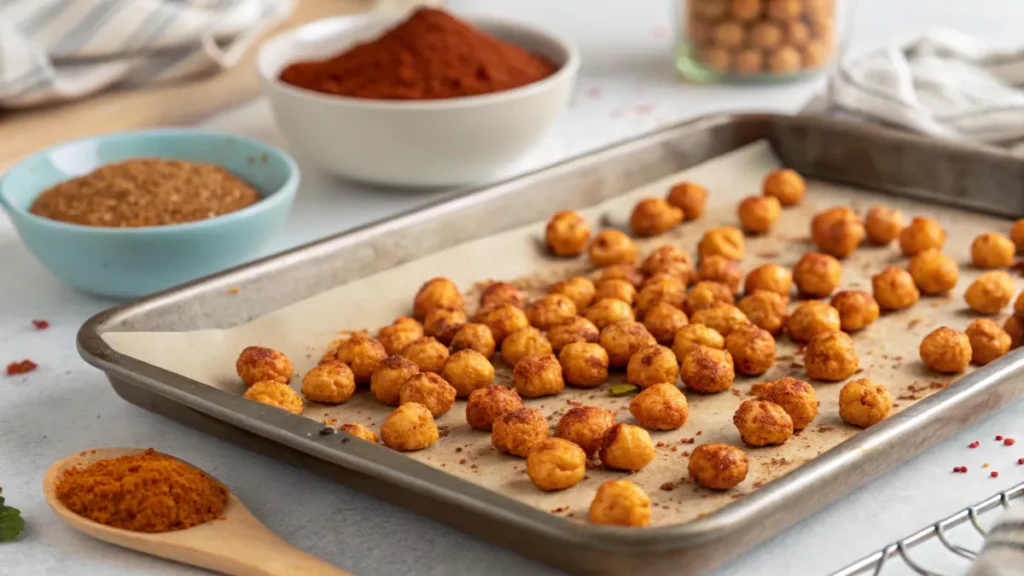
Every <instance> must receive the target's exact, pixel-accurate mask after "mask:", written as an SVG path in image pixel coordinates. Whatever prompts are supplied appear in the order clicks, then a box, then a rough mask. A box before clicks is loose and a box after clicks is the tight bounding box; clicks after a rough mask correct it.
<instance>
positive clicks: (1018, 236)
mask: <svg viewBox="0 0 1024 576" xmlns="http://www.w3.org/2000/svg"><path fill="white" fill-rule="evenodd" d="M1010 239H1011V240H1013V244H1014V245H1015V246H1016V247H1017V251H1018V252H1024V218H1021V219H1020V220H1017V221H1016V222H1014V223H1013V226H1012V227H1010Z"/></svg>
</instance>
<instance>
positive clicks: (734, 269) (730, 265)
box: [697, 256, 743, 293]
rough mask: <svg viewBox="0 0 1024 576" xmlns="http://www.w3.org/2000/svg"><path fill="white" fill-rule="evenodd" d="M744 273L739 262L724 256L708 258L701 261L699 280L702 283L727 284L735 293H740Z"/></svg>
mask: <svg viewBox="0 0 1024 576" xmlns="http://www.w3.org/2000/svg"><path fill="white" fill-rule="evenodd" d="M742 278H743V271H742V270H740V264H739V262H736V261H735V260H729V259H728V258H725V257H723V256H708V257H707V258H704V259H702V260H701V261H700V268H698V269H697V279H698V280H700V281H702V282H718V283H721V284H725V285H726V286H728V287H729V289H730V290H732V291H733V293H736V292H739V291H740V280H741V279H742Z"/></svg>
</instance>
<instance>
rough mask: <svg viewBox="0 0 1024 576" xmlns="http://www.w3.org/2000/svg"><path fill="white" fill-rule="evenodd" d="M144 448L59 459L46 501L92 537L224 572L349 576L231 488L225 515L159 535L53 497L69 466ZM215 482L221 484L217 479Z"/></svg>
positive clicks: (45, 487) (49, 480) (250, 575)
mask: <svg viewBox="0 0 1024 576" xmlns="http://www.w3.org/2000/svg"><path fill="white" fill-rule="evenodd" d="M143 451H144V450H140V449H138V448H102V449H98V450H89V451H87V452H80V453H78V454H74V455H72V456H68V457H67V458H64V459H63V460H60V461H59V462H57V463H56V464H54V465H53V466H52V467H51V468H50V470H49V471H48V472H47V473H46V477H45V478H44V479H43V494H45V496H46V501H47V503H49V504H50V507H51V508H53V511H54V512H56V513H57V516H58V517H59V518H60V519H61V520H63V521H64V522H66V523H68V524H69V525H71V527H72V528H74V529H76V530H78V531H79V532H83V533H85V534H88V535H89V536H92V537H93V538H98V539H100V540H103V541H105V542H109V543H111V544H116V545H117V546H123V547H125V548H131V549H132V550H138V551H139V552H145V553H146V554H152V555H153V556H160V557H162V558H167V559H169V560H174V561H177V562H181V563H183V564H191V565H192V566H199V567H202V568H206V569H208V570H213V571H216V572H220V573H222V574H230V575H233V576H292V575H295V574H303V575H306V576H345V575H347V576H351V575H350V574H349V573H348V572H345V571H344V570H339V569H338V568H335V567H334V566H331V565H330V564H328V563H326V562H324V561H323V560H320V559H319V558H316V557H314V556H310V555H309V554H306V553H305V552H302V551H300V550H298V549H297V548H295V547H294V546H292V545H291V544H288V543H287V542H285V541H284V540H282V539H280V538H278V537H277V536H276V535H275V534H274V533H272V532H271V531H270V530H269V529H267V527H266V526H264V525H263V524H262V523H261V522H260V521H259V520H257V519H256V517H255V516H253V515H252V512H250V511H249V509H248V508H246V507H245V504H242V501H241V500H239V499H238V497H237V496H235V495H234V494H233V493H232V492H231V491H230V490H228V491H227V492H228V500H227V504H226V506H225V507H224V516H223V518H220V519H218V520H213V521H211V522H207V523H205V524H200V525H198V526H193V527H192V528H188V529H185V530H175V531H172V532H161V533H157V534H151V533H146V532H132V531H131V530H125V529H123V528H114V527H111V526H107V525H105V524H100V523H98V522H93V521H92V520H89V519H88V518H85V517H84V516H79V515H78V514H75V513H74V512H72V511H71V510H68V508H67V507H65V506H64V503H63V502H61V501H60V499H58V498H57V480H58V479H59V478H60V477H61V476H62V475H63V474H64V472H65V471H66V470H68V469H69V468H73V467H80V466H83V465H86V466H87V465H89V464H91V463H93V462H96V461H97V460H106V459H108V458H117V457H119V456H130V455H133V454H138V453H140V452H143ZM186 464H188V463H187V462H186ZM189 465H190V466H191V464H189ZM211 478H213V477H212V476H211ZM214 481H216V482H219V480H216V479H214Z"/></svg>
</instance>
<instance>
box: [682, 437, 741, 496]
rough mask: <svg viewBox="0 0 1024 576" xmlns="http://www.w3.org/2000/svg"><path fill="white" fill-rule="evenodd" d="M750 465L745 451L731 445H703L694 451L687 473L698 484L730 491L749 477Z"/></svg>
mask: <svg viewBox="0 0 1024 576" xmlns="http://www.w3.org/2000/svg"><path fill="white" fill-rule="evenodd" d="M748 467H749V464H748V462H747V455H746V453H745V452H743V450H740V449H739V448H737V447H735V446H730V445H729V444H721V443H713V444H701V445H700V446H697V447H696V448H694V449H693V454H690V462H689V464H687V471H688V472H689V474H690V478H693V479H694V480H695V481H696V482H697V484H700V485H701V486H703V487H705V488H710V489H712V490H728V489H730V488H732V487H733V486H736V485H737V484H739V483H740V482H743V480H744V479H745V478H746V477H747V471H748Z"/></svg>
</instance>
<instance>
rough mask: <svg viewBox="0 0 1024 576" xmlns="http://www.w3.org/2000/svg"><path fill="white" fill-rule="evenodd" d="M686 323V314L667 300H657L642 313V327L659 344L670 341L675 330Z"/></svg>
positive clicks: (687, 321) (673, 336) (677, 330)
mask: <svg viewBox="0 0 1024 576" xmlns="http://www.w3.org/2000/svg"><path fill="white" fill-rule="evenodd" d="M688 323H689V320H688V319H687V318H686V314H685V313H684V312H683V311H682V310H680V309H679V308H676V307H675V306H673V305H671V304H669V303H668V302H658V303H657V304H655V305H654V306H652V307H651V309H650V310H648V311H647V314H645V315H644V327H646V328H647V331H648V332H650V333H651V336H654V339H655V340H657V341H658V342H660V343H661V344H670V343H672V340H673V339H674V338H675V336H676V332H679V330H680V329H681V328H682V327H683V326H686V325H687V324H688Z"/></svg>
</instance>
